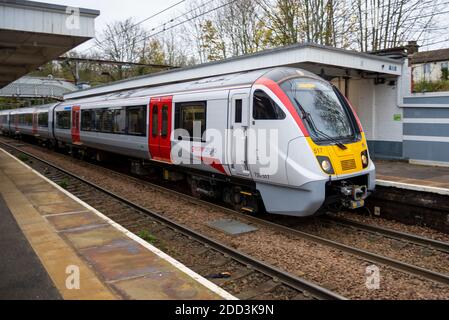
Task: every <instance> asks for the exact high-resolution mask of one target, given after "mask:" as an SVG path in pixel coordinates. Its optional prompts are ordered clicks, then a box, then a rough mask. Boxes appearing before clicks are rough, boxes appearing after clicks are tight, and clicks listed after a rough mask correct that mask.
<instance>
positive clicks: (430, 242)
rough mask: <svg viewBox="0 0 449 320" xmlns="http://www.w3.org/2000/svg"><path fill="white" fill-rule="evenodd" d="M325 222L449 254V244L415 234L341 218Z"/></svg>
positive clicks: (329, 217)
mask: <svg viewBox="0 0 449 320" xmlns="http://www.w3.org/2000/svg"><path fill="white" fill-rule="evenodd" d="M324 219H325V220H329V221H330V222H332V223H335V224H338V225H341V226H343V227H353V228H356V229H358V230H362V231H367V232H370V233H376V234H380V235H383V236H385V237H388V238H392V239H395V240H405V241H407V242H410V243H413V244H416V245H419V246H426V247H429V248H433V249H436V250H438V251H442V252H445V253H449V243H447V242H444V241H439V240H434V239H430V238H426V237H422V236H418V235H415V234H411V233H407V232H402V231H398V230H393V229H389V228H384V227H380V226H375V225H372V224H365V223H360V222H357V221H354V220H350V219H346V218H342V217H336V216H333V215H328V216H326V217H325V218H324Z"/></svg>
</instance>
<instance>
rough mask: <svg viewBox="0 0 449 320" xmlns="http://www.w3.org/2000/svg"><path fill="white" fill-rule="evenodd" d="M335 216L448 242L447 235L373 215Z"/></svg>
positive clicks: (349, 212) (352, 213) (342, 214)
mask: <svg viewBox="0 0 449 320" xmlns="http://www.w3.org/2000/svg"><path fill="white" fill-rule="evenodd" d="M337 216H340V217H343V218H346V219H352V220H354V221H357V222H361V223H365V224H372V225H374V226H378V227H384V228H389V229H392V230H396V231H402V232H407V233H411V234H416V235H418V236H422V237H427V238H429V239H434V240H439V241H445V242H449V234H446V233H442V232H439V231H437V230H434V229H431V228H426V227H421V226H415V225H408V224H404V223H402V222H397V221H394V220H387V219H384V218H381V217H376V216H373V215H369V214H368V213H366V212H364V213H361V212H360V211H345V212H339V213H338V214H337Z"/></svg>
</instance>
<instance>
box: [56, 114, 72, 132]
mask: <svg viewBox="0 0 449 320" xmlns="http://www.w3.org/2000/svg"><path fill="white" fill-rule="evenodd" d="M56 128H58V129H70V111H59V112H56Z"/></svg>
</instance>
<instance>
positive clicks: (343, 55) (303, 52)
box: [64, 44, 403, 100]
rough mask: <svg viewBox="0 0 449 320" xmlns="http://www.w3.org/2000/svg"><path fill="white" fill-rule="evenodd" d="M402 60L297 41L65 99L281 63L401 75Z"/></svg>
mask: <svg viewBox="0 0 449 320" xmlns="http://www.w3.org/2000/svg"><path fill="white" fill-rule="evenodd" d="M402 63H403V62H402V61H400V60H397V59H392V58H388V57H384V56H378V55H373V54H366V53H359V52H355V51H350V50H343V49H337V48H333V47H327V46H321V45H316V44H296V45H291V46H287V47H281V48H276V49H270V50H264V51H261V52H258V53H254V54H250V55H245V56H239V57H234V58H230V59H226V60H222V61H215V62H209V63H205V64H200V65H196V66H192V67H187V68H180V69H174V70H170V71H163V72H158V73H154V74H150V75H145V76H140V77H136V78H132V79H128V80H121V81H117V82H113V83H110V84H107V85H102V86H98V87H94V88H90V89H86V90H80V91H75V92H71V93H68V94H66V95H64V99H66V100H68V99H76V98H82V97H88V96H94V95H101V94H107V93H111V92H116V91H124V90H130V89H134V88H143V87H150V86H155V85H159V84H168V83H176V82H179V81H184V80H197V79H201V78H205V77H210V76H217V75H223V74H229V73H235V72H242V71H251V70H257V69H263V68H270V67H281V66H289V67H298V68H304V69H306V70H309V71H311V72H313V73H315V74H318V75H320V76H322V77H324V78H326V79H328V80H330V79H332V78H334V77H351V76H361V75H362V74H363V75H364V76H366V77H378V76H382V77H397V76H399V75H400V74H401V71H402Z"/></svg>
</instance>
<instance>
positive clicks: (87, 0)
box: [39, 0, 189, 51]
mask: <svg viewBox="0 0 449 320" xmlns="http://www.w3.org/2000/svg"><path fill="white" fill-rule="evenodd" d="M179 1H180V0H95V1H93V0H43V1H39V2H45V3H54V4H60V5H66V6H72V7H80V8H87V9H96V10H100V12H101V13H100V16H99V17H98V18H96V19H95V29H96V34H97V36H98V35H100V34H101V31H102V30H103V29H104V28H105V26H106V25H107V24H108V23H111V22H113V21H120V20H124V19H126V18H129V17H134V18H135V21H136V22H138V21H141V20H143V19H145V18H148V17H149V16H151V15H152V14H155V13H157V12H159V11H161V10H164V9H165V8H167V7H169V6H171V5H173V4H175V3H178V2H179ZM188 1H189V0H187V1H186V2H185V3H187V2H188ZM185 3H181V4H179V5H178V6H176V7H174V8H173V9H171V10H168V11H167V12H165V13H163V14H161V15H160V16H157V17H155V18H154V19H151V20H148V21H146V22H144V23H143V24H142V26H144V27H145V28H147V29H151V28H152V27H154V26H158V25H160V24H161V23H163V19H164V17H165V18H166V17H168V16H170V17H171V16H173V15H177V14H180V13H182V12H184V10H185ZM93 44H94V41H93V40H91V41H89V42H88V43H86V44H83V45H81V46H79V47H78V48H77V50H81V51H82V50H85V49H86V48H89V47H91V46H92V45H93Z"/></svg>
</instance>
